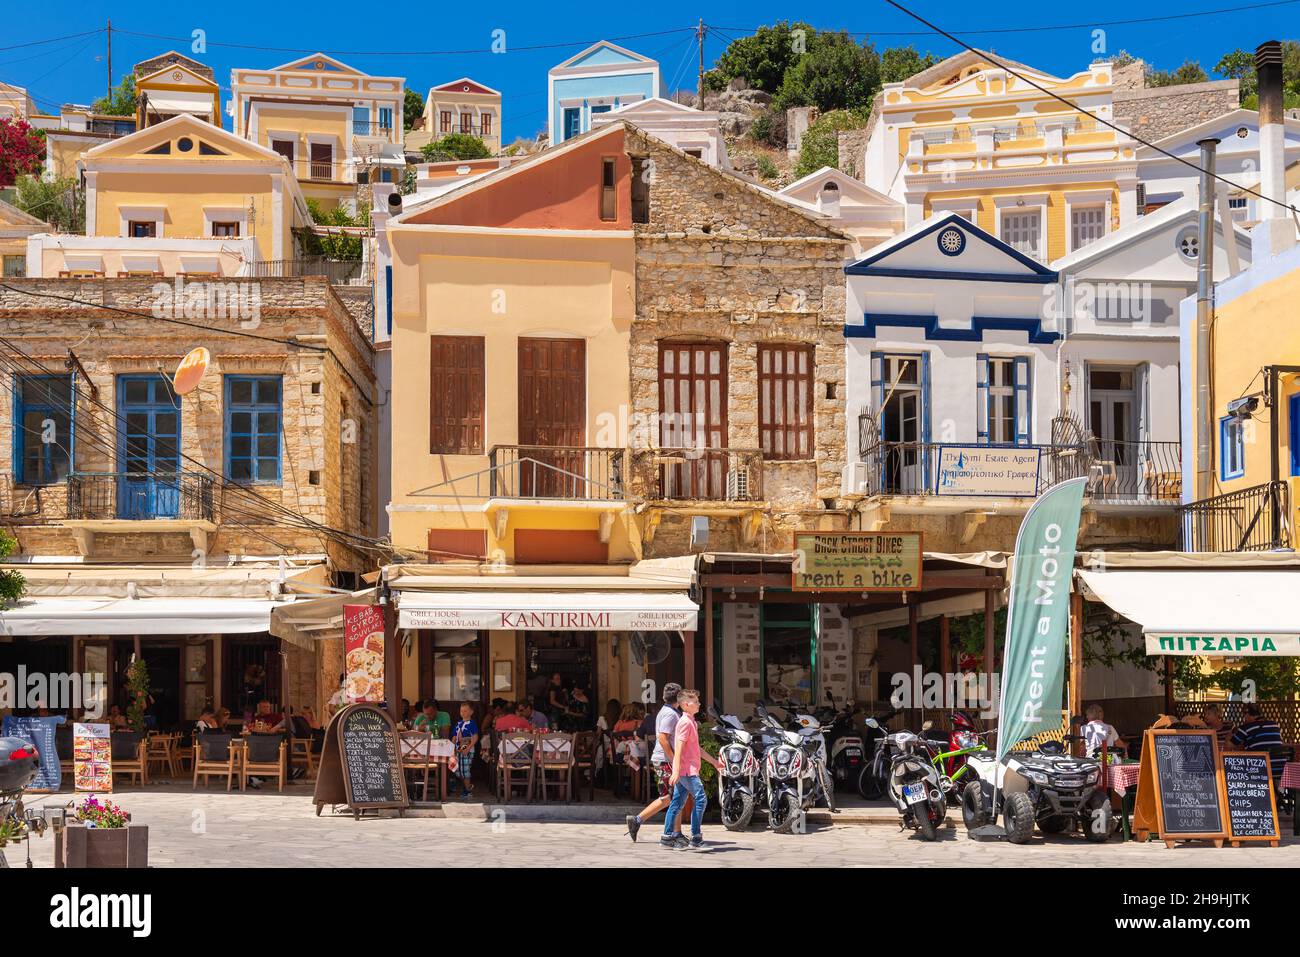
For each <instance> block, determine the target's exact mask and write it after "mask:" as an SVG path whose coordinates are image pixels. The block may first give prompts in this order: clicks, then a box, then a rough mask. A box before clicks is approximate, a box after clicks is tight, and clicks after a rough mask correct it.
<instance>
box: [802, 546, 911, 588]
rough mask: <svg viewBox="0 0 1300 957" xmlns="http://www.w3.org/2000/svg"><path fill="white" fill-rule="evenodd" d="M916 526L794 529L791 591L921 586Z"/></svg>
mask: <svg viewBox="0 0 1300 957" xmlns="http://www.w3.org/2000/svg"><path fill="white" fill-rule="evenodd" d="M922 557H923V553H922V551H921V533H920V532H795V535H794V566H793V568H792V569H791V576H792V580H791V585H790V587H791V588H792V589H793V590H794V591H853V592H872V591H882V592H904V591H920V590H921V563H922Z"/></svg>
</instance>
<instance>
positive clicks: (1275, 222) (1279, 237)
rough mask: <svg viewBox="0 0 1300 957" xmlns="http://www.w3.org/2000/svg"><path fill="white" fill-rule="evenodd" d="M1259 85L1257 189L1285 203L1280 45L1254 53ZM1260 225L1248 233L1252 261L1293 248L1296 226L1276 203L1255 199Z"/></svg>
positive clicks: (1262, 46) (1275, 43) (1268, 45)
mask: <svg viewBox="0 0 1300 957" xmlns="http://www.w3.org/2000/svg"><path fill="white" fill-rule="evenodd" d="M1255 76H1256V77H1257V79H1258V85H1259V171H1260V176H1259V186H1258V190H1259V193H1260V195H1261V196H1267V197H1268V198H1269V199H1276V200H1279V201H1282V202H1284V201H1285V200H1286V156H1285V153H1284V150H1285V147H1286V127H1285V125H1284V114H1283V111H1282V44H1281V43H1279V42H1278V41H1277V40H1268V41H1265V42H1264V43H1261V44H1260V45H1259V47H1258V48H1257V49H1256V50H1255ZM1256 202H1257V204H1258V206H1259V219H1260V223H1259V225H1258V226H1256V227H1255V228H1254V229H1253V230H1252V231H1251V253H1252V259H1253V261H1255V262H1260V261H1262V260H1264V259H1267V258H1270V257H1272V256H1276V255H1278V254H1279V253H1283V252H1286V250H1288V249H1290V248H1291V247H1292V246H1294V245H1295V225H1294V224H1293V223H1292V222H1291V219H1290V217H1289V216H1287V211H1286V209H1285V208H1284V207H1282V206H1279V205H1277V203H1270V202H1268V201H1266V200H1262V199H1261V200H1256Z"/></svg>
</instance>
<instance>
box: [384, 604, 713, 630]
mask: <svg viewBox="0 0 1300 957" xmlns="http://www.w3.org/2000/svg"><path fill="white" fill-rule="evenodd" d="M698 621H699V613H698V611H696V610H690V611H686V610H683V611H678V610H676V609H671V610H661V611H652V610H650V609H636V610H620V611H587V610H578V609H573V610H564V609H546V610H529V609H528V608H526V607H525V608H519V609H511V610H507V609H500V610H497V609H472V608H422V607H420V606H418V605H416V606H412V605H404V606H402V608H401V611H400V616H399V618H398V626H399V627H401V628H446V629H468V630H474V631H477V630H507V631H695V629H696V627H697V624H698Z"/></svg>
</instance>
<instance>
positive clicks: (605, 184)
mask: <svg viewBox="0 0 1300 957" xmlns="http://www.w3.org/2000/svg"><path fill="white" fill-rule="evenodd" d="M600 219H601V222H604V223H612V222H615V221H617V220H618V159H617V158H616V157H613V156H602V157H601V158H600Z"/></svg>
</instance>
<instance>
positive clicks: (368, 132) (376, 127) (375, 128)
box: [352, 120, 393, 139]
mask: <svg viewBox="0 0 1300 957" xmlns="http://www.w3.org/2000/svg"><path fill="white" fill-rule="evenodd" d="M352 135H353V136H382V137H384V138H385V139H392V136H393V124H392V122H391V121H389V122H387V123H384V122H376V121H373V120H353V121H352Z"/></svg>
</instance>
